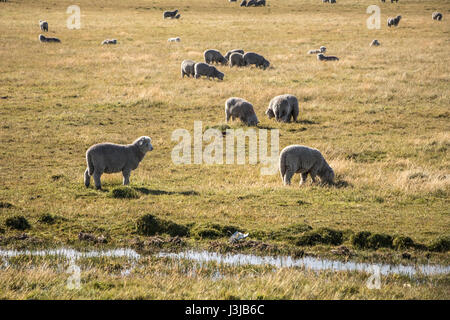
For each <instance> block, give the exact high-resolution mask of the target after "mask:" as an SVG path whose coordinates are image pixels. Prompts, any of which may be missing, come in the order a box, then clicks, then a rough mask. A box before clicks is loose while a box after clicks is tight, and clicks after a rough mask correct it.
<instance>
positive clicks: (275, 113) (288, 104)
mask: <svg viewBox="0 0 450 320" xmlns="http://www.w3.org/2000/svg"><path fill="white" fill-rule="evenodd" d="M299 112H300V111H299V107H298V100H297V98H296V97H295V96H293V95H292V94H283V95H280V96H276V97H274V98H273V99H272V100H270V103H269V107H268V108H267V111H266V115H267V116H268V117H269V119H272V118H275V120H277V121H283V122H286V123H287V122H290V121H291V118H293V119H294V122H296V121H297V117H298V114H299Z"/></svg>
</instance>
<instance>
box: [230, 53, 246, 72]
mask: <svg viewBox="0 0 450 320" xmlns="http://www.w3.org/2000/svg"><path fill="white" fill-rule="evenodd" d="M229 60H230V61H229V63H230V68H231V67H233V66H237V67H243V66H245V61H244V55H243V54H242V53H239V52H233V53H232V54H231V56H230V59H229Z"/></svg>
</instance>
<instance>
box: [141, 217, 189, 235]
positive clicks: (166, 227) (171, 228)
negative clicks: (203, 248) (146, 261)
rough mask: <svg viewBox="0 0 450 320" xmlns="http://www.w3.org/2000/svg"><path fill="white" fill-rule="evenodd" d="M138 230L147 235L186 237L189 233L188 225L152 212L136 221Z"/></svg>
mask: <svg viewBox="0 0 450 320" xmlns="http://www.w3.org/2000/svg"><path fill="white" fill-rule="evenodd" d="M136 230H137V232H138V233H139V234H142V235H145V236H153V235H156V234H168V235H170V236H172V237H175V236H180V237H184V236H187V235H189V229H188V227H186V226H184V225H181V224H177V223H175V222H172V221H170V220H164V219H160V218H157V217H155V216H154V215H152V214H146V215H143V216H142V217H140V218H139V219H138V220H137V222H136Z"/></svg>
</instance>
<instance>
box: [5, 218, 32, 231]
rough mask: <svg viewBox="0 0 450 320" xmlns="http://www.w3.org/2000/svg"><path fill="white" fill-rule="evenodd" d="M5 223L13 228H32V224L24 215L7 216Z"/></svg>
mask: <svg viewBox="0 0 450 320" xmlns="http://www.w3.org/2000/svg"><path fill="white" fill-rule="evenodd" d="M5 225H6V226H7V227H9V228H11V229H16V230H26V229H30V228H31V225H30V223H29V222H28V220H27V219H26V218H25V217H24V216H14V217H10V218H7V219H6V221H5Z"/></svg>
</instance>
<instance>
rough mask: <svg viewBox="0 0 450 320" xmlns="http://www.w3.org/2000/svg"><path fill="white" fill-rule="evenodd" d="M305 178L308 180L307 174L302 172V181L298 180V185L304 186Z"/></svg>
mask: <svg viewBox="0 0 450 320" xmlns="http://www.w3.org/2000/svg"><path fill="white" fill-rule="evenodd" d="M307 178H308V172H303V173H302V180H300V185H302V184H305V183H306V179H307Z"/></svg>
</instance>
